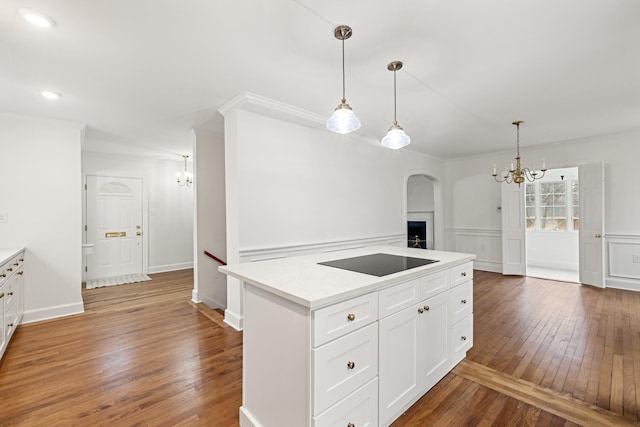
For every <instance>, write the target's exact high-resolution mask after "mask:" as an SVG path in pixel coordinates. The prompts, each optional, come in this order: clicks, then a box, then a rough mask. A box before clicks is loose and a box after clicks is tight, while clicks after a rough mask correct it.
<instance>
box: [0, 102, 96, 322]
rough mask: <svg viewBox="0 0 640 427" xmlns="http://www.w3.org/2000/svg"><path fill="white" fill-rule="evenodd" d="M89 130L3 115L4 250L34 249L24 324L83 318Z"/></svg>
mask: <svg viewBox="0 0 640 427" xmlns="http://www.w3.org/2000/svg"><path fill="white" fill-rule="evenodd" d="M83 132H84V125H81V124H77V123H70V122H63V121H55V120H43V119H38V118H34V117H24V116H17V115H12V114H3V113H0V147H2V158H3V162H2V167H1V168H0V194H2V200H0V211H2V212H7V213H8V222H7V223H6V224H0V246H2V247H21V246H26V247H27V252H26V257H25V314H24V322H33V321H37V320H43V319H48V318H53V317H58V316H64V315H69V314H75V313H81V312H82V311H83V304H82V294H81V285H82V278H81V266H82V256H81V254H82V231H81V230H82V229H81V224H82V222H81V218H82V207H81V202H80V200H81V191H82V174H81V170H80V150H81V145H82V135H83Z"/></svg>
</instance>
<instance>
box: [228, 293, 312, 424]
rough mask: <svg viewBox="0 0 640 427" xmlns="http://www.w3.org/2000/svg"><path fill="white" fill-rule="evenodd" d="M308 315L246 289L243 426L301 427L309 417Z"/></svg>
mask: <svg viewBox="0 0 640 427" xmlns="http://www.w3.org/2000/svg"><path fill="white" fill-rule="evenodd" d="M310 324H311V318H310V313H309V310H308V309H307V308H305V307H302V306H300V305H298V304H295V303H293V302H291V301H288V300H285V299H284V298H281V297H279V296H276V295H273V294H271V293H268V292H265V291H264V290H262V289H259V288H257V287H255V286H252V285H250V284H245V325H244V332H243V342H244V343H243V377H242V384H243V387H242V393H243V395H242V405H243V406H242V408H241V416H240V418H241V422H242V424H241V425H242V427H249V426H251V427H270V426H279V427H287V426H292V427H304V426H308V425H309V423H310V419H311V414H310V395H309V393H310V391H309V390H310V379H309V378H310V366H309V364H310V358H311V356H310V348H311V339H310V330H311V326H310Z"/></svg>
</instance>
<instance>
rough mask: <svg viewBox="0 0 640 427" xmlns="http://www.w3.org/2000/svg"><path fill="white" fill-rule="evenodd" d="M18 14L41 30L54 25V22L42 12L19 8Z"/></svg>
mask: <svg viewBox="0 0 640 427" xmlns="http://www.w3.org/2000/svg"><path fill="white" fill-rule="evenodd" d="M18 13H20V15H22V17H23V18H24V19H26V20H27V21H28V22H29V23H31V24H33V25H35V26H37V27H42V28H50V27H54V26H55V25H56V23H55V21H54V20H53V19H51V18H50V17H49V16H47V15H45V14H44V13H42V12H38V11H37V10H33V9H26V8H20V9H18Z"/></svg>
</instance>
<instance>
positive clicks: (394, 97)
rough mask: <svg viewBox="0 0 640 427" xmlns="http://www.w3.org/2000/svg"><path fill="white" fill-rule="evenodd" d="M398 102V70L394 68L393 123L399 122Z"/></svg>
mask: <svg viewBox="0 0 640 427" xmlns="http://www.w3.org/2000/svg"><path fill="white" fill-rule="evenodd" d="M397 109H398V104H397V102H396V70H393V124H394V125H397V124H398V119H397Z"/></svg>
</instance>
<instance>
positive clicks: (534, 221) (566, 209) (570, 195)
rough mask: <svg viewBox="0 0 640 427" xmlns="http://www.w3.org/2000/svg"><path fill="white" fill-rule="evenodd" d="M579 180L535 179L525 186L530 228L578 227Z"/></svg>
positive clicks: (560, 228)
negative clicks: (540, 180)
mask: <svg viewBox="0 0 640 427" xmlns="http://www.w3.org/2000/svg"><path fill="white" fill-rule="evenodd" d="M578 200H579V199H578V181H577V180H566V181H565V180H560V181H549V182H536V183H532V184H527V185H526V187H525V218H526V226H527V229H528V230H542V231H573V230H578V225H579V218H578Z"/></svg>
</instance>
